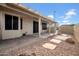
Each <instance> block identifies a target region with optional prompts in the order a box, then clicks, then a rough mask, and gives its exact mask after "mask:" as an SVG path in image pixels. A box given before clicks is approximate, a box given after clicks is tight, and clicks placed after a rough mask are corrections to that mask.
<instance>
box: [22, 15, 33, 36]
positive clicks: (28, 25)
mask: <svg viewBox="0 0 79 59" xmlns="http://www.w3.org/2000/svg"><path fill="white" fill-rule="evenodd" d="M22 33H26V35H31V34H33V18H32V17H29V16H26V17H24V18H23V29H22Z"/></svg>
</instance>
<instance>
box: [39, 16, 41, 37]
mask: <svg viewBox="0 0 79 59" xmlns="http://www.w3.org/2000/svg"><path fill="white" fill-rule="evenodd" d="M40 36H41V17H39V37H40Z"/></svg>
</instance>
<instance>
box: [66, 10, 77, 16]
mask: <svg viewBox="0 0 79 59" xmlns="http://www.w3.org/2000/svg"><path fill="white" fill-rule="evenodd" d="M66 15H67V16H74V15H76V9H71V10H69V11H68V12H67V13H66Z"/></svg>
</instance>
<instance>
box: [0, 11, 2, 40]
mask: <svg viewBox="0 0 79 59" xmlns="http://www.w3.org/2000/svg"><path fill="white" fill-rule="evenodd" d="M1 14H2V13H1V10H0V39H2V30H1V18H2V15H1Z"/></svg>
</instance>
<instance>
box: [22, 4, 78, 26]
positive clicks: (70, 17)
mask: <svg viewBox="0 0 79 59" xmlns="http://www.w3.org/2000/svg"><path fill="white" fill-rule="evenodd" d="M22 5H24V6H25V7H28V8H31V9H32V10H35V11H38V12H40V14H41V15H44V16H47V17H51V18H52V19H55V21H57V22H58V23H59V24H60V25H62V24H76V23H79V19H78V18H79V3H23V4H22Z"/></svg>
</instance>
